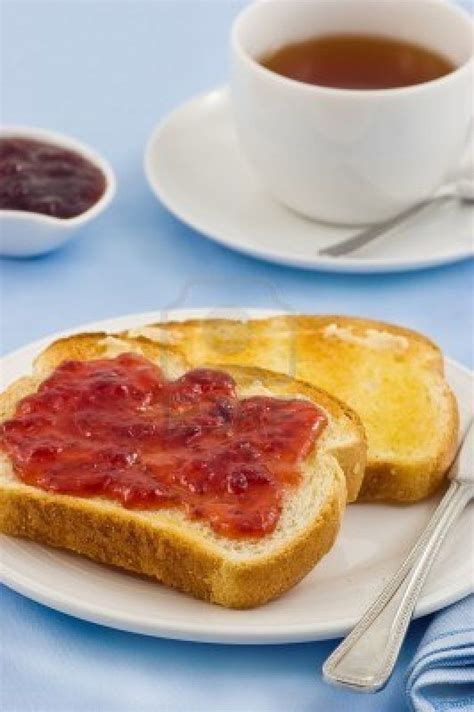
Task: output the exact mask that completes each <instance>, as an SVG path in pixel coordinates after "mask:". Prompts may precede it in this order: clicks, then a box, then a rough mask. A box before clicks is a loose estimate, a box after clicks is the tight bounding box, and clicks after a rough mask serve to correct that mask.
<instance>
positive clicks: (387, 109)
mask: <svg viewBox="0 0 474 712" xmlns="http://www.w3.org/2000/svg"><path fill="white" fill-rule="evenodd" d="M333 33H342V34H344V33H355V34H357V33H359V34H364V33H365V34H375V35H386V36H390V37H396V38H398V39H402V40H405V41H409V42H414V43H416V44H421V45H424V46H427V47H430V48H432V49H434V50H435V51H438V52H440V53H441V54H443V55H445V56H446V57H448V58H449V59H450V60H451V61H452V62H453V63H454V65H455V67H456V69H455V70H454V71H453V72H451V73H450V74H448V75H446V76H444V77H441V78H440V79H437V80H434V81H431V82H425V83H423V84H418V85H415V86H409V87H403V88H399V89H386V90H376V91H370V90H363V91H358V90H357V91H353V90H345V89H334V88H328V87H319V86H313V85H310V84H306V83H303V82H297V81H294V80H292V79H288V78H286V77H283V76H281V75H279V74H276V73H275V72H271V71H269V70H267V69H266V68H265V67H262V66H261V65H260V64H259V63H258V61H256V60H258V59H259V58H260V57H262V56H263V55H265V54H266V53H268V52H269V51H272V50H274V49H276V48H278V47H280V46H282V45H285V44H287V43H289V42H294V41H298V40H302V39H307V38H309V37H312V36H317V35H327V34H333ZM473 49H474V33H473V25H472V21H471V19H470V17H469V15H468V14H467V13H466V12H464V11H463V10H461V9H460V8H458V7H456V6H455V5H454V4H451V3H446V2H444V0H410V1H409V2H400V0H383V2H381V1H380V0H316V1H314V2H307V0H291V2H289V1H286V2H285V1H283V2H282V1H281V0H267V2H256V3H254V4H253V5H251V6H250V7H246V8H245V9H244V10H243V11H242V12H241V14H240V15H239V16H238V17H237V19H236V21H235V23H234V26H233V31H232V81H231V84H232V96H233V103H234V107H235V116H236V122H237V126H238V130H239V137H240V140H241V142H242V146H243V148H244V150H245V152H246V155H247V157H248V159H249V160H250V162H251V163H252V165H253V167H254V168H255V170H256V172H257V173H258V174H259V176H260V177H261V179H262V181H263V182H264V183H265V185H266V186H267V188H268V190H269V191H270V192H271V193H272V194H273V195H274V196H275V197H276V198H278V200H280V201H281V202H282V203H283V204H285V205H288V206H289V207H291V208H293V209H294V210H296V211H297V212H299V213H301V214H303V215H307V216H309V217H312V218H315V219H320V220H324V221H327V222H334V223H341V224H346V225H347V224H367V223H371V222H380V221H382V220H385V219H387V218H390V217H392V216H394V215H396V214H397V213H399V212H401V211H402V210H404V209H406V208H407V207H409V206H410V205H411V204H414V203H417V202H420V201H421V200H423V199H425V198H426V197H428V196H429V195H431V193H432V192H433V191H434V190H435V189H436V188H437V187H438V186H439V185H441V183H442V182H443V181H444V180H445V178H446V176H447V174H448V173H449V171H450V170H451V169H452V168H453V166H454V165H455V164H456V162H457V161H458V160H459V158H460V156H461V153H462V151H463V150H464V149H465V147H466V145H467V140H468V136H469V133H470V127H471V121H472V118H471V117H472V81H473V66H474V61H473Z"/></svg>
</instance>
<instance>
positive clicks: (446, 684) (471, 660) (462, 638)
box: [407, 595, 474, 712]
mask: <svg viewBox="0 0 474 712" xmlns="http://www.w3.org/2000/svg"><path fill="white" fill-rule="evenodd" d="M407 693H408V697H409V700H410V702H411V705H412V708H413V709H414V710H416V712H461V711H462V712H468V711H469V712H474V595H472V596H468V598H465V599H463V600H462V601H459V603H456V604H454V605H453V606H450V607H449V608H446V609H445V610H444V611H441V612H440V613H438V615H437V616H435V617H434V618H433V621H432V623H431V624H430V625H429V626H428V628H427V630H426V632H425V635H424V636H423V638H422V640H421V643H420V645H419V647H418V650H417V652H416V655H415V657H414V659H413V662H412V664H411V666H410V668H409V670H408V673H407Z"/></svg>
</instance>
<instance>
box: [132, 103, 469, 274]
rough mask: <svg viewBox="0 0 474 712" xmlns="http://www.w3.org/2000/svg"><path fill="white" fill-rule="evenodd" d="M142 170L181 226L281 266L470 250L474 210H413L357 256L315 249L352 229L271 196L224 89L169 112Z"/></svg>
mask: <svg viewBox="0 0 474 712" xmlns="http://www.w3.org/2000/svg"><path fill="white" fill-rule="evenodd" d="M145 172H146V174H147V177H148V181H149V183H150V186H151V188H152V190H153V192H154V193H155V195H156V196H157V197H158V198H159V199H160V200H161V201H162V202H163V203H164V204H165V205H166V207H167V208H169V210H171V211H172V212H173V213H174V214H175V215H177V216H178V217H179V218H181V220H184V222H186V223H187V224H188V225H191V227H193V228H195V229H196V230H199V231H200V232H201V233H203V234H204V235H206V236H207V237H210V238H212V239H214V240H215V241H216V242H219V243H221V244H223V245H226V246H227V247H231V248H232V249H235V250H238V251H239V252H243V253H245V254H248V255H251V256H253V257H260V258H263V259H266V260H270V261H273V262H279V263H282V264H285V265H291V266H295V267H302V268H305V269H319V270H325V271H330V272H391V271H398V270H412V269H420V268H423V267H430V266H434V265H439V264H445V263H449V262H455V261H456V260H461V259H465V258H466V257H469V256H470V255H472V254H473V247H474V242H473V238H474V229H473V228H474V207H473V206H468V205H463V206H459V205H457V204H455V203H452V204H450V205H449V206H446V207H444V208H442V209H440V210H434V211H431V212H430V213H429V214H423V215H420V217H419V218H418V219H415V220H413V221H411V222H409V223H407V225H405V226H404V227H400V228H398V229H397V232H396V234H390V235H386V236H384V237H382V238H380V239H378V240H376V241H374V242H373V243H372V244H371V245H370V246H368V247H366V248H365V249H364V250H363V251H360V252H359V253H358V254H357V255H349V256H347V257H338V258H331V257H322V256H320V255H319V254H318V252H319V250H320V249H322V248H324V247H328V246H330V245H332V244H334V243H336V242H339V241H340V240H343V239H345V238H346V237H349V236H350V235H352V234H354V228H347V227H346V228H341V227H336V226H334V225H327V224H324V223H318V222H315V221H312V220H308V219H306V218H303V217H301V216H299V215H297V214H296V213H295V212H293V211H291V210H288V209H287V208H285V207H284V206H283V205H281V203H279V202H277V201H276V200H274V199H273V198H272V197H271V196H270V194H269V193H268V192H267V191H266V190H265V188H264V187H263V185H262V183H261V182H260V181H259V180H258V178H257V177H256V175H255V173H254V171H253V170H252V169H251V168H250V167H249V165H248V163H247V161H246V160H245V157H244V156H243V155H242V150H241V146H240V143H239V141H238V138H237V135H236V132H235V126H234V121H233V115H232V106H231V102H230V97H229V92H228V90H227V89H218V90H215V91H213V92H210V93H209V94H205V95H202V96H199V97H197V98H195V99H192V100H191V101H189V102H187V103H186V104H184V105H183V106H181V107H179V108H178V109H176V110H175V111H174V112H173V113H172V114H170V115H169V116H168V117H166V118H165V120H164V121H163V122H162V123H160V124H159V125H158V126H157V128H156V129H155V131H154V132H153V134H152V136H151V138H150V141H149V142H148V145H147V147H146V151H145Z"/></svg>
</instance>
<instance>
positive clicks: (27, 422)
mask: <svg viewBox="0 0 474 712" xmlns="http://www.w3.org/2000/svg"><path fill="white" fill-rule="evenodd" d="M325 425H326V417H325V415H324V413H323V412H322V411H320V410H319V409H318V408H317V407H316V406H315V405H313V404H312V403H310V402H309V401H305V400H283V399H278V398H271V397H265V396H253V397H250V398H244V399H238V398H237V396H236V386H235V382H234V380H233V379H232V378H231V376H230V375H228V374H226V373H223V372H220V371H214V370H210V369H203V368H199V369H195V370H192V371H188V372H187V373H185V374H184V375H183V376H182V377H181V378H178V379H177V380H175V381H169V380H166V379H165V378H164V377H163V373H162V371H161V369H160V368H159V367H158V366H157V365H155V364H154V363H152V362H151V361H149V360H148V359H146V358H144V357H143V356H140V355H137V354H132V353H125V354H121V355H120V356H117V357H116V358H112V359H97V360H93V361H65V362H64V363H62V364H61V365H60V366H59V367H58V368H56V370H55V371H54V372H53V374H52V375H51V376H50V377H49V378H48V379H47V380H45V381H44V382H43V383H42V384H41V385H40V387H39V389H38V391H37V392H36V393H34V394H33V395H30V396H27V397H26V398H23V400H21V401H20V402H19V404H18V406H17V409H16V413H15V415H14V417H13V418H12V419H11V420H8V421H6V422H5V423H4V424H3V425H2V426H1V431H0V444H1V446H2V448H3V449H4V450H5V451H6V452H7V454H8V455H9V456H10V458H11V460H12V462H13V466H14V470H15V472H16V474H17V476H18V477H19V478H20V479H21V480H22V481H23V482H25V483H27V484H29V485H34V486H35V487H40V488H41V489H44V490H48V491H50V492H57V493H63V494H69V495H75V496H83V497H91V496H103V497H107V498H109V499H112V500H117V501H118V502H120V503H121V504H122V505H123V506H124V507H128V508H131V509H160V508H163V507H180V508H181V509H182V510H184V511H185V512H186V514H187V515H188V516H189V517H191V518H193V519H202V520H206V521H207V522H208V523H209V524H210V526H211V527H212V529H214V531H216V532H220V533H222V534H225V535H226V536H228V537H261V536H264V535H265V534H268V533H270V532H271V531H273V529H274V528H275V526H276V523H277V521H278V519H279V516H280V510H281V501H282V494H283V491H284V490H285V488H287V487H289V486H294V485H296V484H297V483H298V482H299V479H300V464H301V461H302V459H303V458H305V456H306V455H307V454H308V453H309V451H310V449H311V448H312V447H313V445H314V443H315V440H316V438H317V437H318V435H319V434H320V433H321V432H322V430H323V429H324V427H325Z"/></svg>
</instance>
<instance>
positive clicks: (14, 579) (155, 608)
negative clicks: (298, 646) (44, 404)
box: [0, 310, 473, 643]
mask: <svg viewBox="0 0 474 712" xmlns="http://www.w3.org/2000/svg"><path fill="white" fill-rule="evenodd" d="M207 314H209V310H179V311H174V312H168V313H167V314H166V317H167V318H169V319H182V318H193V317H194V318H196V317H199V316H203V315H204V316H206V315H207ZM215 314H216V311H215V310H213V315H215ZM240 314H241V312H240ZM268 314H269V312H262V311H261V310H258V311H257V310H247V315H248V316H265V315H268ZM219 315H220V316H225V315H227V316H232V312H229V311H226V312H224V311H221V312H220V314H219ZM162 317H163V313H160V312H154V313H152V312H150V313H147V314H138V315H132V316H127V317H122V318H119V319H109V320H107V321H101V322H97V323H94V324H86V325H85V326H82V327H80V328H77V329H74V330H72V331H87V330H119V329H125V328H130V327H132V326H135V325H138V324H146V323H148V322H153V321H159V320H160V319H161V318H162ZM68 333H72V332H68ZM57 336H58V335H57V334H56V335H54V336H52V337H50V338H48V339H44V340H42V341H41V342H35V343H34V344H31V345H29V346H25V347H23V348H21V349H19V350H18V351H15V352H14V353H12V354H9V355H8V356H5V357H4V358H3V359H2V360H1V372H2V379H3V381H4V383H3V385H5V384H6V383H9V382H11V381H12V380H13V379H15V378H17V377H18V376H20V375H23V374H24V373H27V372H28V371H29V369H30V366H31V362H32V359H33V358H34V356H35V355H36V354H37V353H38V352H39V351H40V350H41V349H42V348H43V347H44V346H45V345H46V344H47V343H48V342H49V341H51V340H52V339H53V338H57ZM447 377H448V380H449V382H450V384H451V386H452V388H453V389H454V392H455V393H456V396H457V398H458V401H459V405H460V409H461V415H462V419H463V424H464V425H465V424H466V421H467V419H468V417H469V413H470V408H471V394H472V387H473V379H472V373H471V372H470V371H469V370H468V369H466V368H464V367H463V366H460V365H459V364H457V363H455V362H454V361H448V362H447ZM438 500H439V497H436V498H432V499H431V500H429V501H425V502H420V503H417V504H412V505H408V506H396V505H388V504H353V505H351V506H349V507H348V510H347V512H346V515H345V517H344V521H343V524H342V529H341V533H340V535H339V538H338V540H337V542H336V544H335V546H334V548H333V549H332V550H331V552H330V553H329V554H328V555H327V556H326V557H325V558H324V559H323V561H322V562H321V564H319V565H318V566H317V567H316V568H315V569H314V571H313V572H311V573H310V574H309V575H308V576H307V577H306V578H305V579H304V580H303V581H302V582H301V583H300V584H299V585H298V586H296V587H295V588H294V589H292V590H291V591H289V592H287V593H286V594H285V595H283V596H282V597H281V598H279V599H277V600H276V601H273V602H271V603H268V604H267V605H265V606H262V607H261V608H257V609H254V610H249V611H236V610H228V609H225V608H221V607H219V606H213V605H211V604H208V603H204V602H203V601H198V600H195V599H194V598H191V597H190V596H187V595H185V594H182V593H179V592H178V591H174V590H171V589H168V588H165V587H164V586H161V585H160V584H158V583H155V582H153V581H151V580H149V579H143V578H140V577H138V576H133V575H130V574H126V573H122V572H120V571H119V570H118V569H114V568H108V567H107V566H102V565H100V564H95V563H93V562H92V561H89V560H87V559H85V558H82V557H79V556H76V555H74V554H70V553H67V552H63V551H59V550H54V549H51V548H48V547H46V546H41V545H39V544H34V543H32V542H29V541H26V540H21V539H14V538H11V537H6V536H1V537H0V563H1V567H0V571H1V578H2V580H3V582H4V583H5V584H6V585H7V586H9V587H10V588H12V589H14V590H15V591H18V592H19V593H22V594H23V595H25V596H28V597H29V598H31V599H33V600H35V601H39V602H40V603H43V604H45V605H47V606H49V607H51V608H54V609H56V610H58V611H62V612H63V613H68V614H70V615H73V616H77V617H78V618H82V619H84V620H88V621H93V622H95V623H100V624H102V625H107V626H111V627H113V628H118V629H121V630H128V631H133V632H137V633H145V634H148V635H154V636H160V637H167V638H176V639H181V640H195V641H207V642H221V643H284V642H297V641H304V640H318V639H326V638H332V637H337V636H340V635H343V634H345V633H346V632H347V631H348V630H349V629H350V628H351V627H352V626H353V625H354V624H355V623H356V621H357V620H358V618H359V617H360V615H361V614H362V612H363V610H364V608H365V607H366V606H367V604H368V603H369V602H370V601H371V600H372V599H373V597H374V595H375V594H376V593H377V592H378V591H379V590H380V588H381V587H382V586H383V584H384V582H385V581H386V580H387V578H388V577H389V576H390V574H391V573H392V572H393V571H395V569H396V568H397V567H398V565H399V564H400V562H401V561H402V559H403V558H404V557H405V554H406V553H407V551H408V550H409V548H410V545H411V544H412V542H414V540H415V539H416V537H417V535H418V534H419V533H420V532H421V530H422V529H423V528H424V526H425V524H426V523H427V521H428V519H429V517H430V514H431V512H432V511H433V509H434V507H435V506H436V504H437V501H438ZM471 526H472V509H471V510H470V511H466V512H465V513H464V514H463V516H462V518H461V520H460V521H459V522H458V524H457V525H456V527H455V529H454V530H453V531H452V533H451V534H450V536H449V538H448V540H447V542H446V543H445V545H444V546H443V549H442V551H441V553H440V555H439V558H438V560H437V561H436V563H435V565H434V567H433V569H432V571H431V574H430V576H429V579H428V581H427V582H426V584H425V587H424V590H423V593H422V596H421V598H420V600H419V603H418V606H417V609H416V616H421V615H424V614H426V613H429V612H431V611H435V610H437V609H439V608H442V607H443V606H446V605H447V604H449V603H452V602H453V601H456V600H458V599H460V598H462V597H463V596H465V595H466V594H467V593H469V592H470V591H472V590H473V561H472V546H471V541H472V538H471V536H472V529H471Z"/></svg>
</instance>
